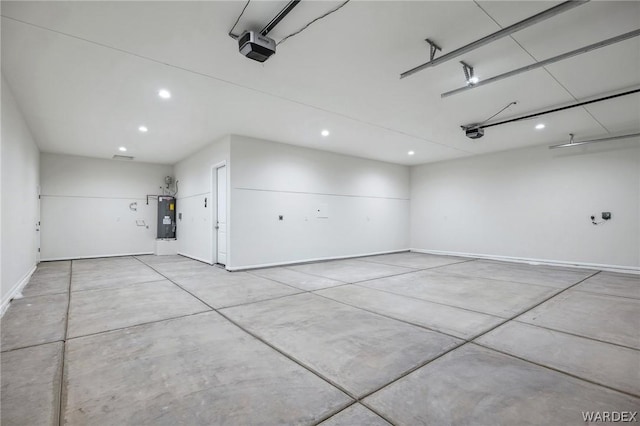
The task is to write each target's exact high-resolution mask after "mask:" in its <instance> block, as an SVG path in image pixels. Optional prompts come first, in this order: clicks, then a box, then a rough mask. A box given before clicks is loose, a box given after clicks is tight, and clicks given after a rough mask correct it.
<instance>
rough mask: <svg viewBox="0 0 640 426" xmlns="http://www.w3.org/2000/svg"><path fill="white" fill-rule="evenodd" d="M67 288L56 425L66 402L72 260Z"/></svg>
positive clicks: (60, 420)
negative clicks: (65, 382) (66, 364)
mask: <svg viewBox="0 0 640 426" xmlns="http://www.w3.org/2000/svg"><path fill="white" fill-rule="evenodd" d="M69 263H70V264H69V288H68V291H67V315H66V317H65V321H64V339H63V340H62V357H61V358H62V359H61V362H60V389H59V391H58V419H57V421H58V426H60V425H62V424H63V420H64V406H65V402H66V395H65V385H64V381H65V368H64V365H65V363H66V361H67V360H66V354H67V337H68V335H69V314H70V312H71V283H72V281H73V260H72V261H71V262H69Z"/></svg>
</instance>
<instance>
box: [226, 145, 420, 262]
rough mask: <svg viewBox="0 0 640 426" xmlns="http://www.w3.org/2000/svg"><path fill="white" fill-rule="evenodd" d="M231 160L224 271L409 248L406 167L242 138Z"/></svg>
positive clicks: (232, 147) (407, 171) (407, 177)
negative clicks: (324, 212)
mask: <svg viewBox="0 0 640 426" xmlns="http://www.w3.org/2000/svg"><path fill="white" fill-rule="evenodd" d="M231 161H232V162H233V168H232V170H231V223H230V235H231V240H230V259H229V264H230V265H228V266H230V268H231V269H234V268H243V267H250V266H256V265H265V264H277V263H287V262H297V261H305V260H311V259H320V258H331V257H342V256H356V255H363V254H368V253H377V252H386V251H394V250H402V249H407V248H408V246H409V227H408V221H409V168H408V167H405V166H400V165H395V164H389V163H383V162H379V161H372V160H365V159H361V158H355V157H349V156H345V155H339V154H333V153H329V152H324V151H318V150H313V149H308V148H302V147H296V146H292V145H286V144H281V143H275V142H268V141H264V140H258V139H252V138H248V137H242V136H232V137H231ZM323 205H326V207H327V208H328V218H318V217H316V212H317V209H318V208H319V207H322V206H323ZM279 215H283V216H284V220H283V221H280V220H278V216H279Z"/></svg>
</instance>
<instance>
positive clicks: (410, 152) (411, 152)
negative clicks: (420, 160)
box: [407, 151, 415, 155]
mask: <svg viewBox="0 0 640 426" xmlns="http://www.w3.org/2000/svg"><path fill="white" fill-rule="evenodd" d="M407 154H409V155H413V154H415V152H413V151H409V152H407Z"/></svg>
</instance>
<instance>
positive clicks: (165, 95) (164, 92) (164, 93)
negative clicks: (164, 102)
mask: <svg viewBox="0 0 640 426" xmlns="http://www.w3.org/2000/svg"><path fill="white" fill-rule="evenodd" d="M158 96H160V97H161V98H162V99H169V98H170V97H171V92H170V91H168V90H167V89H160V90H158Z"/></svg>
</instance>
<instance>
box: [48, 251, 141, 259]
mask: <svg viewBox="0 0 640 426" xmlns="http://www.w3.org/2000/svg"><path fill="white" fill-rule="evenodd" d="M147 254H153V252H152V251H145V252H141V253H120V254H96V255H91V256H73V257H48V258H46V259H40V262H56V261H59V260H78V259H100V258H103V257H124V256H144V255H147Z"/></svg>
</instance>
